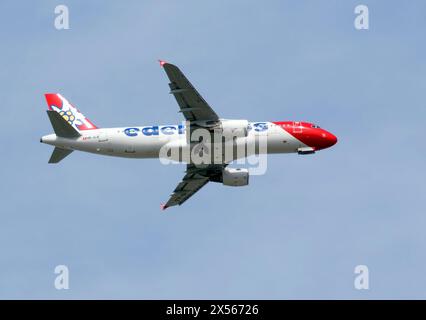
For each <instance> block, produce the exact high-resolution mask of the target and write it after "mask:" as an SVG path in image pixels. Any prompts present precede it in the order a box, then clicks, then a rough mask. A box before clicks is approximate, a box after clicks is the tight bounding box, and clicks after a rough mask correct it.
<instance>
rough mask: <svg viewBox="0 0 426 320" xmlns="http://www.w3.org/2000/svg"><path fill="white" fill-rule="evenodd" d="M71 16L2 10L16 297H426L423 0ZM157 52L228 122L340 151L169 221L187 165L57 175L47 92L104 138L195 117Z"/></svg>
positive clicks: (270, 174) (180, 6)
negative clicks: (364, 274) (62, 268)
mask: <svg viewBox="0 0 426 320" xmlns="http://www.w3.org/2000/svg"><path fill="white" fill-rule="evenodd" d="M59 3H62V4H66V5H68V7H69V10H70V27H71V29H70V30H64V31H58V30H56V29H55V28H54V26H53V21H54V18H55V15H54V8H55V6H56V5H57V4H59ZM59 3H58V2H57V1H37V2H35V1H34V2H28V1H2V2H1V3H0V21H1V22H0V23H1V28H0V39H1V43H2V46H1V50H2V53H1V55H0V86H1V88H2V90H1V91H0V106H1V108H2V109H1V110H2V117H0V124H1V130H2V134H1V135H0V141H1V145H2V150H3V156H2V157H1V160H0V161H1V168H2V169H1V177H2V180H3V182H2V183H1V185H0V193H1V195H2V196H1V199H2V201H1V202H2V207H1V214H0V243H1V245H0V252H1V255H0V266H1V267H0V298H8V299H9V298H25V299H28V298H37V299H40V298H53V299H75V298H83V299H85V298H90V299H92V298H119V299H121V298H131V299H136V298H167V299H174V298H176V299H178V298H179V299H185V298H194V299H205V298H212V299H214V298H225V299H228V298H240V299H245V298H250V299H257V298H262V299H267V298H270V299H291V298H305V299H311V298H319V299H329V298H339V299H348V298H355V299H372V298H403V299H404V298H415V299H418V298H423V299H424V298H426V290H425V288H426V277H425V276H424V270H426V233H425V230H426V210H425V209H426V206H425V202H424V195H425V192H426V190H425V189H426V188H425V179H426V174H425V169H424V163H425V155H426V154H425V153H426V151H425V148H424V136H425V135H424V133H425V123H424V122H425V115H426V113H425V104H424V103H425V92H426V78H425V72H426V61H425V56H426V47H425V42H424V39H425V30H426V20H425V19H424V12H426V3H424V1H410V2H401V1H378V0H377V1H373V0H369V1H362V2H359V1H338V0H334V1H331V0H330V1H326V0H324V1H268V2H261V1H224V0H215V1H195V0H193V1H161V2H159V1H123V2H118V1H115V2H113V1H111V2H108V3H107V2H106V1H70V0H68V1H61V2H59ZM361 3H362V4H366V5H368V7H369V9H370V30H368V31H357V30H356V29H355V28H354V26H353V21H354V18H355V14H354V8H355V6H356V5H358V4H361ZM159 58H162V59H165V60H168V61H170V62H173V63H175V64H177V65H179V66H180V67H181V69H182V70H183V71H184V72H185V73H186V75H187V76H188V78H189V79H190V80H191V81H192V82H193V84H194V85H195V86H196V87H197V88H198V89H199V91H200V93H201V94H202V95H203V96H204V98H205V99H206V100H207V101H208V102H209V103H210V105H212V106H213V107H214V109H215V110H216V111H217V113H218V114H219V115H220V116H222V117H224V118H240V119H241V118H247V119H249V120H251V121H263V120H305V121H311V122H315V123H317V124H319V125H321V126H322V127H324V128H325V129H327V130H329V131H331V132H333V133H335V134H336V135H337V136H338V137H339V143H338V144H337V145H336V146H334V147H333V148H332V149H329V150H325V151H322V152H319V153H317V154H316V155H314V156H306V157H303V156H298V155H274V156H271V157H269V162H268V171H267V173H266V175H264V176H258V177H253V178H252V179H251V181H250V183H251V184H250V186H249V187H246V188H235V189H229V188H227V187H223V186H221V185H219V184H209V185H207V186H206V187H205V188H204V189H203V190H201V191H200V192H199V193H198V194H197V195H196V196H194V197H193V198H192V199H191V200H190V201H188V202H187V203H185V204H184V205H183V206H181V207H179V208H171V209H169V210H168V211H166V213H162V212H161V211H160V210H159V205H160V203H163V202H164V201H165V200H167V197H168V195H169V194H170V192H171V191H172V190H173V189H174V187H175V185H176V184H177V183H178V181H179V180H180V179H181V177H182V175H183V171H184V169H185V168H184V166H163V165H161V164H160V162H159V161H157V160H127V159H119V158H109V157H96V156H94V155H90V154H84V153H78V152H74V153H73V154H72V155H71V156H69V157H68V158H67V159H66V160H64V161H63V162H61V163H60V164H59V165H48V164H47V160H48V158H49V156H50V153H51V147H49V146H47V145H41V144H40V143H39V138H40V136H42V135H44V134H48V133H50V132H51V127H50V124H49V121H48V119H47V116H46V114H45V110H46V104H45V101H44V96H43V94H44V93H45V92H61V93H62V94H63V95H64V96H65V97H67V98H68V99H69V100H70V101H71V102H72V103H73V104H75V105H76V106H78V108H79V109H80V110H81V111H82V112H83V113H85V114H86V115H87V116H88V117H89V118H90V119H91V120H92V121H93V122H94V123H95V124H97V125H98V126H101V127H111V126H127V125H128V126H133V125H150V124H172V123H178V122H180V121H181V120H182V118H181V114H179V113H177V111H178V106H177V104H176V102H175V101H174V99H173V97H172V96H170V95H169V94H168V86H167V78H166V76H165V74H164V72H163V70H161V68H160V67H159V65H158V62H157V59H159ZM60 264H65V265H67V266H68V267H69V270H70V289H69V290H62V291H58V290H56V289H55V288H54V285H53V283H54V279H55V274H54V268H55V266H56V265H60ZM360 264H365V265H367V266H368V267H369V271H370V290H367V291H359V290H355V289H354V286H353V282H354V278H355V274H354V268H355V266H356V265H360Z"/></svg>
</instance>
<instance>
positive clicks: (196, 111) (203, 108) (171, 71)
mask: <svg viewBox="0 0 426 320" xmlns="http://www.w3.org/2000/svg"><path fill="white" fill-rule="evenodd" d="M160 64H161V66H162V67H163V68H164V70H165V71H166V74H167V76H168V78H169V80H170V83H169V87H170V93H171V94H173V96H174V97H175V99H176V101H177V103H178V105H179V107H180V111H181V112H182V113H183V115H184V117H185V119H186V120H189V121H217V120H219V117H218V115H217V114H216V112H214V110H213V109H212V108H211V107H210V106H209V104H208V103H207V102H206V101H205V100H204V99H203V97H202V96H201V95H200V94H199V93H198V91H197V90H196V89H195V88H194V87H193V85H192V84H191V82H189V80H188V79H187V78H186V76H185V75H184V74H183V72H182V71H180V69H179V68H178V67H177V66H175V65H173V64H171V63H167V62H164V61H160Z"/></svg>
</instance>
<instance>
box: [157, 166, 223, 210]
mask: <svg viewBox="0 0 426 320" xmlns="http://www.w3.org/2000/svg"><path fill="white" fill-rule="evenodd" d="M224 167H226V164H225V165H222V164H210V165H204V166H202V167H201V166H200V167H196V166H195V165H193V164H188V165H187V167H186V174H185V176H184V177H183V179H182V181H181V182H180V183H179V184H178V186H177V187H176V189H175V190H174V191H173V193H172V195H171V196H170V199H169V200H168V201H167V203H166V204H165V205H163V206H162V209H163V210H164V209H167V208H168V207H172V206H176V205H181V204H182V203H184V202H185V201H186V200H188V199H189V198H190V197H191V196H193V195H194V194H195V193H196V192H197V191H198V190H200V189H201V188H202V187H204V186H205V185H206V184H207V183H208V182H209V181H215V182H218V181H220V180H221V179H222V171H223V168H224Z"/></svg>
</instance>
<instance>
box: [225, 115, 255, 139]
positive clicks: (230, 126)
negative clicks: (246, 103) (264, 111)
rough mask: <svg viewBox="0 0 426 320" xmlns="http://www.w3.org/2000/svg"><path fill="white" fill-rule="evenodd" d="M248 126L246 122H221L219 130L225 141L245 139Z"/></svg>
mask: <svg viewBox="0 0 426 320" xmlns="http://www.w3.org/2000/svg"><path fill="white" fill-rule="evenodd" d="M248 125H249V122H248V121H247V120H222V121H221V123H220V129H221V131H222V136H223V137H225V139H233V138H234V137H247V135H248Z"/></svg>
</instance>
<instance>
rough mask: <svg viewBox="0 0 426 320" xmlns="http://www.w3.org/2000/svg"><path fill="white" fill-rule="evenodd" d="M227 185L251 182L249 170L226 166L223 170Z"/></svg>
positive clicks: (239, 185) (235, 185) (224, 182)
mask: <svg viewBox="0 0 426 320" xmlns="http://www.w3.org/2000/svg"><path fill="white" fill-rule="evenodd" d="M222 179H223V181H222V182H223V184H224V185H225V186H232V187H242V186H247V185H248V184H249V172H248V170H247V169H239V168H225V169H223V172H222Z"/></svg>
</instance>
